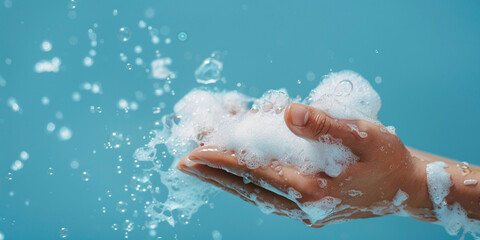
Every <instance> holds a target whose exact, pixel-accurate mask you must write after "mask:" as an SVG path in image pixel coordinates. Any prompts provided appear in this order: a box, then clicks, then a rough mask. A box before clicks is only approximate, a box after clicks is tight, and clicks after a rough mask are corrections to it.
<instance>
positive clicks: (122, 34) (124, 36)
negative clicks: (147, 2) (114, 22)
mask: <svg viewBox="0 0 480 240" xmlns="http://www.w3.org/2000/svg"><path fill="white" fill-rule="evenodd" d="M131 36H132V33H131V32H130V29H128V28H126V27H121V28H120V29H119V30H118V33H117V37H118V39H120V41H122V42H126V41H128V40H129V39H130V37H131Z"/></svg>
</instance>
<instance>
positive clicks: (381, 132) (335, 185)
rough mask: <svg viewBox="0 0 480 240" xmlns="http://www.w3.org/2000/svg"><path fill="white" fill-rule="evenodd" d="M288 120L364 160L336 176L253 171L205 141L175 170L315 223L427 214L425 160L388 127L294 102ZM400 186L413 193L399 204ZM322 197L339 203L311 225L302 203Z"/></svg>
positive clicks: (271, 169)
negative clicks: (401, 212)
mask: <svg viewBox="0 0 480 240" xmlns="http://www.w3.org/2000/svg"><path fill="white" fill-rule="evenodd" d="M284 117H285V123H286V124H287V126H288V128H289V129H290V130H291V131H292V132H293V133H294V134H296V135H297V136H299V137H302V138H306V139H310V140H314V141H319V139H322V138H324V137H325V136H330V137H333V138H335V139H339V140H341V142H342V144H343V145H345V146H346V147H348V148H349V149H350V150H351V151H352V153H354V154H355V155H356V156H357V157H359V160H358V162H356V163H355V164H352V165H350V166H348V167H347V168H346V169H345V170H344V171H343V172H342V173H341V174H340V175H339V176H337V177H334V178H333V177H330V176H328V175H326V174H325V173H322V172H319V173H317V174H315V175H303V174H300V173H299V172H298V171H297V170H296V169H295V168H294V167H287V166H281V168H282V169H281V173H282V174H279V171H278V168H277V167H276V166H271V167H266V168H257V169H249V168H247V167H246V166H244V165H240V164H239V163H238V161H237V158H236V155H235V152H232V151H225V150H220V149H218V148H216V147H215V146H204V147H201V148H197V149H195V150H194V151H192V153H190V154H189V155H188V156H186V157H185V158H184V159H182V161H181V162H180V163H179V165H178V169H180V170H181V171H183V172H185V173H188V174H191V175H194V176H196V177H198V178H199V179H201V180H203V181H205V182H209V183H211V184H214V185H216V186H218V187H221V188H223V189H224V190H226V191H228V192H231V193H233V194H235V195H237V196H239V197H241V198H242V199H244V200H246V201H249V202H252V203H254V204H256V205H257V206H259V207H260V208H261V209H262V210H263V211H267V212H273V213H276V214H279V215H285V216H288V217H292V218H297V219H300V220H303V221H304V222H305V223H306V224H308V225H311V226H313V227H321V226H324V225H326V224H328V223H332V222H341V221H345V220H351V219H357V218H369V217H377V216H382V215H386V214H391V213H395V212H397V211H399V210H400V209H404V210H406V211H407V212H409V213H410V214H412V215H414V216H417V217H422V218H423V217H424V213H422V209H423V208H431V203H430V201H429V196H428V190H427V185H426V180H425V178H426V176H425V168H424V167H422V166H421V165H422V164H423V165H424V163H422V162H421V161H418V159H417V158H416V157H413V156H412V154H411V152H410V151H409V150H408V149H407V148H406V147H405V146H404V145H403V143H402V142H401V141H400V139H399V138H398V137H397V136H396V135H395V134H392V133H390V132H389V131H387V129H386V128H385V127H384V126H383V125H380V124H379V125H377V124H374V123H372V122H369V121H365V120H344V119H335V118H332V117H330V116H328V115H327V114H326V113H324V112H322V111H319V110H316V109H314V108H312V107H309V106H305V105H302V104H297V103H293V104H290V105H289V106H288V107H287V109H286V110H285V116H284ZM398 190H402V191H403V192H405V193H407V194H408V195H409V198H408V199H407V200H406V201H405V202H403V204H402V205H401V206H395V205H394V204H393V203H392V199H393V198H394V196H395V195H396V193H397V192H398ZM292 192H293V193H294V194H293V196H294V197H292ZM289 193H290V195H288V194H289ZM322 199H324V200H325V199H329V200H333V199H336V200H335V201H337V203H338V200H340V201H341V202H340V204H338V205H337V206H336V207H335V206H334V208H333V209H331V210H330V211H327V212H326V214H325V216H323V217H322V219H316V220H314V221H315V222H312V219H311V218H309V217H308V216H307V215H306V214H304V213H305V211H304V210H305V206H306V205H307V204H308V203H311V202H316V201H319V200H322ZM302 209H303V210H302ZM422 220H428V217H427V218H423V219H422ZM432 220H433V219H432Z"/></svg>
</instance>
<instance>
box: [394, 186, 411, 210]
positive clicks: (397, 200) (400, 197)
mask: <svg viewBox="0 0 480 240" xmlns="http://www.w3.org/2000/svg"><path fill="white" fill-rule="evenodd" d="M407 199H408V194H407V193H406V192H404V191H402V190H401V189H398V192H397V194H395V197H393V205H395V206H400V205H401V204H402V203H403V202H405V200H407Z"/></svg>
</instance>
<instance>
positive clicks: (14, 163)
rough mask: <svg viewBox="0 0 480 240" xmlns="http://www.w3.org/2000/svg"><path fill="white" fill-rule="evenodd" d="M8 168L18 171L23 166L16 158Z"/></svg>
mask: <svg viewBox="0 0 480 240" xmlns="http://www.w3.org/2000/svg"><path fill="white" fill-rule="evenodd" d="M10 168H11V169H12V171H18V170H20V169H22V168H23V162H22V161H20V160H16V161H15V162H13V163H12V166H11V167H10Z"/></svg>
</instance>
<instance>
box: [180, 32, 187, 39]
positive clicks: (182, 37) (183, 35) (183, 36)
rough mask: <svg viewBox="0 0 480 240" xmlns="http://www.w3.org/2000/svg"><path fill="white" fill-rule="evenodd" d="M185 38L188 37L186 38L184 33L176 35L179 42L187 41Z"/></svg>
mask: <svg viewBox="0 0 480 240" xmlns="http://www.w3.org/2000/svg"><path fill="white" fill-rule="evenodd" d="M187 37H188V36H187V34H186V33H185V32H180V33H179V34H178V40H180V41H185V40H187Z"/></svg>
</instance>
